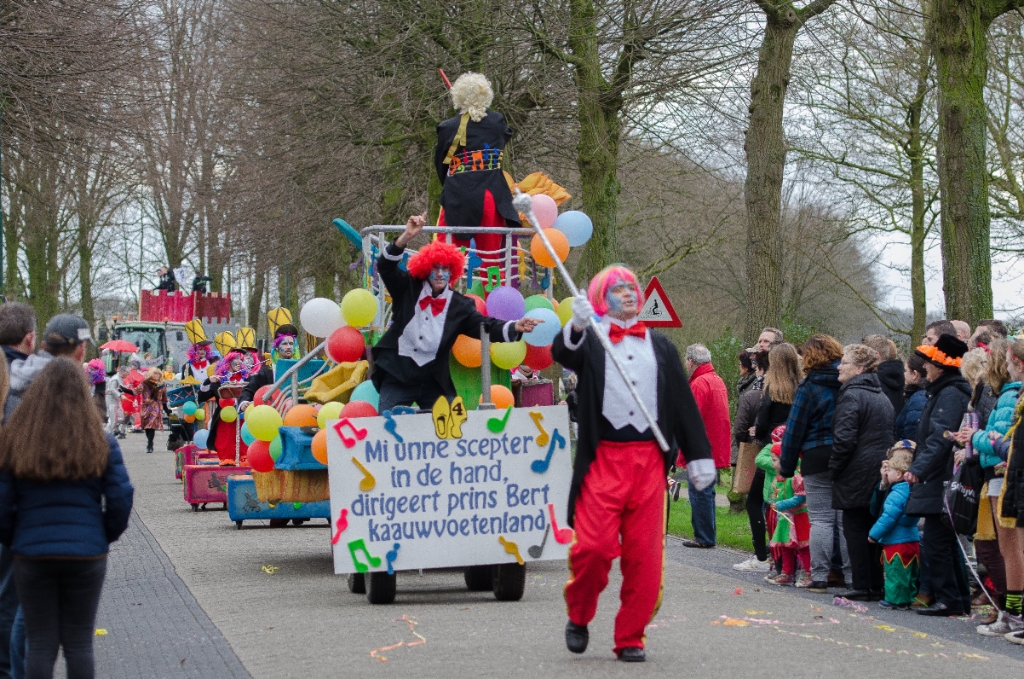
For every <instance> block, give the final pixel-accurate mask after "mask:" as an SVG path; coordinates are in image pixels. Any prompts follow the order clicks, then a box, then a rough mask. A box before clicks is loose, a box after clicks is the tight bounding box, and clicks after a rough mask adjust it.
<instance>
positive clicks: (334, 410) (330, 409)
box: [316, 401, 345, 429]
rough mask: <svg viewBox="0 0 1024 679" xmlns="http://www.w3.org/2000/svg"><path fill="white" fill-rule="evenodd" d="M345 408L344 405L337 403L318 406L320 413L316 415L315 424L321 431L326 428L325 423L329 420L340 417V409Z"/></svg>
mask: <svg viewBox="0 0 1024 679" xmlns="http://www.w3.org/2000/svg"><path fill="white" fill-rule="evenodd" d="M344 407H345V404H344V403H338V402H336V401H331V402H330V403H325V404H323V405H322V406H320V412H318V413H317V414H316V423H317V426H319V427H320V428H321V429H326V428H327V422H328V421H329V420H336V419H338V418H339V417H341V409H342V408H344Z"/></svg>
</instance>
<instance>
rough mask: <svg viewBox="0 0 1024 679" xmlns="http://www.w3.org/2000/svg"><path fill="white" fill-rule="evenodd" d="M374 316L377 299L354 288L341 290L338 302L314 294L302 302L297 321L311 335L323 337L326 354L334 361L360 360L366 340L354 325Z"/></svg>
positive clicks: (361, 325) (369, 319)
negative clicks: (343, 294) (324, 338)
mask: <svg viewBox="0 0 1024 679" xmlns="http://www.w3.org/2000/svg"><path fill="white" fill-rule="evenodd" d="M376 318H377V298H376V297H374V296H373V293H372V292H370V291H369V290H364V289H362V288H355V289H352V290H349V291H348V292H347V293H345V296H344V297H343V298H342V299H341V304H340V305H339V304H338V303H337V302H335V301H333V300H330V299H327V298H325V297H314V298H313V299H311V300H309V301H308V302H306V303H305V304H303V305H302V309H301V310H300V311H299V323H301V324H302V328H303V330H305V331H306V332H307V333H309V334H310V335H313V336H314V337H326V338H327V345H326V346H325V350H326V352H327V357H328V358H329V359H331V360H332V361H334V362H335V363H354V362H356V361H361V360H363V356H364V355H365V354H366V341H365V340H364V339H363V333H361V332H360V331H359V330H357V328H361V327H363V326H366V325H369V324H370V323H373V321H374V319H376Z"/></svg>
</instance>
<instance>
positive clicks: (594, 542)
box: [551, 265, 715, 662]
mask: <svg viewBox="0 0 1024 679" xmlns="http://www.w3.org/2000/svg"><path fill="white" fill-rule="evenodd" d="M588 293H589V298H590V299H589V301H588V299H587V298H586V297H584V296H583V295H580V296H579V297H577V298H576V299H575V300H573V303H572V308H573V318H572V321H571V322H570V323H567V324H566V325H565V328H564V330H563V331H562V332H561V333H560V334H559V335H557V336H556V337H555V341H554V343H553V346H552V348H551V355H552V356H553V357H554V359H555V360H556V361H558V362H559V363H561V364H562V365H563V366H565V367H566V368H569V369H570V370H572V371H574V372H575V373H576V375H577V376H578V385H577V388H576V393H577V394H578V395H579V404H578V406H577V418H578V420H579V439H578V444H577V448H576V459H575V461H574V463H573V477H572V487H571V488H570V490H569V508H568V512H567V520H568V523H569V525H570V526H573V528H575V530H576V537H575V541H574V542H573V544H572V546H571V547H570V549H569V572H570V576H569V581H568V582H567V583H566V585H565V601H566V605H567V608H568V612H569V622H568V623H567V624H566V626H565V643H566V646H567V647H568V648H569V650H570V651H572V652H573V653H583V652H584V651H585V650H586V649H587V642H588V641H589V638H590V635H589V631H588V629H587V624H588V623H589V622H590V621H591V620H592V619H593V618H594V615H595V614H596V613H597V599H598V596H599V595H600V593H601V591H602V590H603V589H604V588H605V587H606V586H607V585H608V571H609V570H610V569H611V565H612V560H613V559H615V558H616V557H621V559H622V561H621V569H622V590H621V599H622V605H621V606H620V607H619V612H618V615H617V616H616V617H615V647H614V650H615V654H616V655H617V656H618V658H619V660H623V661H627V662H642V661H643V660H644V659H645V653H644V643H645V638H644V627H645V626H646V625H647V623H649V622H650V620H651V619H652V618H653V617H654V615H655V613H657V610H658V607H659V605H660V603H661V593H662V577H663V569H664V540H665V518H666V517H665V511H666V507H667V495H666V493H667V492H668V479H667V475H668V472H669V469H670V467H671V466H672V463H673V461H675V459H676V453H677V452H681V453H682V455H683V458H684V459H685V461H686V463H687V472H688V474H689V481H690V483H692V484H693V485H694V486H695V487H696V488H697V489H698V490H700V489H704V488H707V486H708V484H710V483H712V482H713V481H714V480H715V463H714V461H713V460H712V458H711V444H710V443H709V442H708V437H707V433H706V432H705V430H704V422H703V420H702V419H701V416H700V411H699V410H698V409H697V402H696V401H695V400H694V397H693V392H691V391H690V386H689V379H687V375H686V370H685V369H684V368H683V364H682V361H681V360H680V359H679V352H678V350H677V349H676V347H675V345H674V344H672V342H671V341H669V339H668V338H667V337H665V336H664V335H661V334H659V333H657V332H654V331H652V330H649V329H647V328H646V327H645V326H644V323H643V322H642V321H639V320H638V319H637V315H638V314H639V312H640V308H641V307H642V306H643V300H642V293H641V289H640V286H639V285H638V284H637V279H636V275H635V274H634V273H633V272H632V271H630V270H629V269H627V268H626V267H624V266H620V265H613V266H610V267H607V268H605V269H604V270H602V271H601V272H600V273H598V274H597V275H596V276H595V277H594V279H593V280H592V281H591V282H590V288H589V291H588ZM595 311H597V313H598V314H599V315H600V316H601V322H600V329H599V330H598V332H601V333H603V334H606V335H607V337H608V338H609V340H610V341H611V347H612V351H613V352H614V353H615V356H616V358H617V359H618V361H619V363H620V364H621V365H622V366H623V368H624V369H625V372H626V374H627V375H628V376H629V379H630V381H631V382H632V384H633V385H634V386H635V387H636V388H637V391H638V393H639V394H640V397H641V399H642V400H643V404H644V406H646V408H647V411H648V412H649V413H650V414H651V415H652V416H654V417H655V418H656V421H657V423H658V426H659V428H660V429H661V430H662V433H663V434H664V436H665V439H666V440H667V441H668V447H669V450H668V451H665V452H663V451H662V450H661V449H660V448H659V446H658V443H657V442H656V440H655V436H654V432H653V431H652V429H651V427H650V425H649V424H648V422H647V420H646V418H645V417H644V416H643V412H642V411H641V409H640V408H639V407H638V405H637V403H636V402H635V401H634V400H633V397H632V395H631V394H630V392H629V389H628V387H627V386H626V384H625V382H623V379H622V376H621V374H620V373H619V371H618V370H617V369H616V368H615V365H614V364H613V363H612V361H611V360H608V359H607V357H606V356H605V351H604V348H603V347H602V345H601V341H600V340H599V339H598V338H597V337H596V336H595V335H594V332H595V331H594V330H593V329H592V328H588V323H589V321H590V318H591V317H592V316H593V315H594V312H595Z"/></svg>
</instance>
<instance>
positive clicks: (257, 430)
mask: <svg viewBox="0 0 1024 679" xmlns="http://www.w3.org/2000/svg"><path fill="white" fill-rule="evenodd" d="M245 421H246V423H247V424H248V425H249V433H250V434H252V435H253V436H255V437H256V438H258V439H259V440H260V441H266V442H268V443H269V442H270V441H273V440H274V437H275V436H277V430H278V429H280V428H281V425H282V424H283V423H284V421H283V420H282V419H281V413H279V412H277V411H276V410H274V409H273V408H272V407H270V406H256V407H255V408H248V409H247V410H246V411H245Z"/></svg>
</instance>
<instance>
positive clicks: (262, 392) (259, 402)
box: [252, 384, 272, 406]
mask: <svg viewBox="0 0 1024 679" xmlns="http://www.w3.org/2000/svg"><path fill="white" fill-rule="evenodd" d="M271 386H272V385H269V384H268V385H266V386H265V387H260V388H259V389H257V390H256V393H255V394H254V395H253V397H252V404H253V405H255V406H264V405H265V406H268V405H270V403H268V402H267V401H264V400H263V397H264V396H266V395H267V392H268V391H270V387H271Z"/></svg>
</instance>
